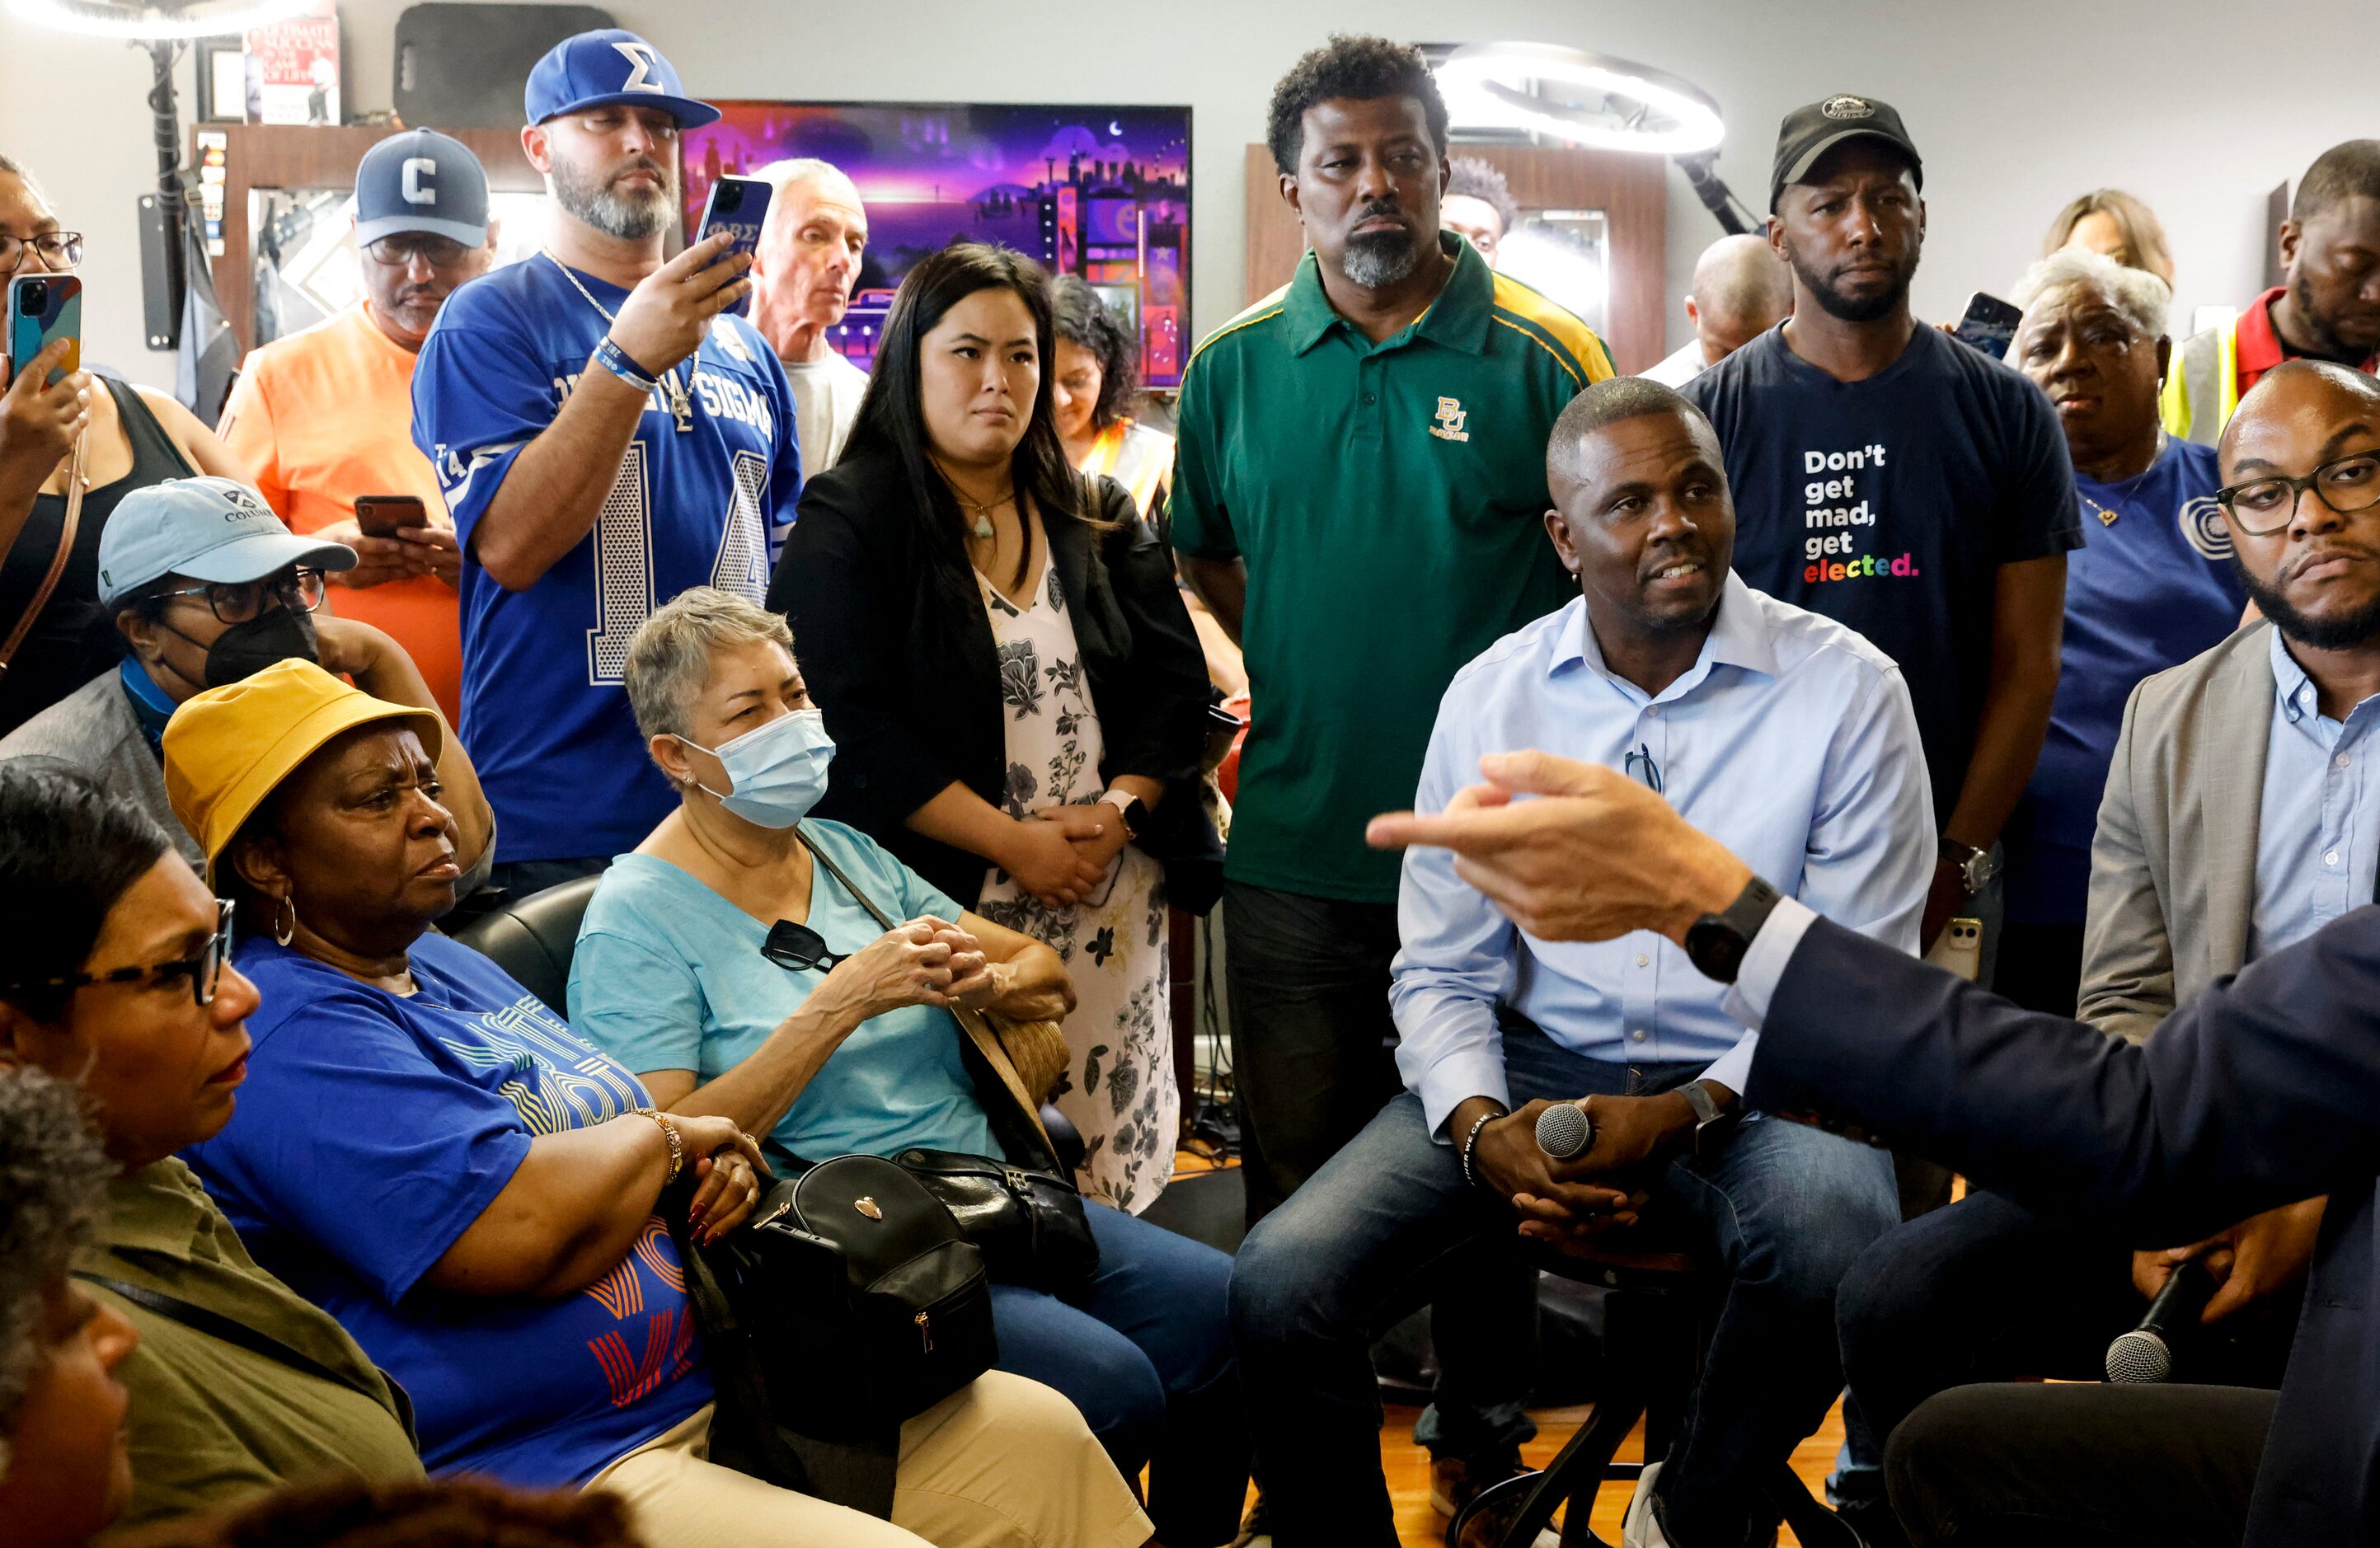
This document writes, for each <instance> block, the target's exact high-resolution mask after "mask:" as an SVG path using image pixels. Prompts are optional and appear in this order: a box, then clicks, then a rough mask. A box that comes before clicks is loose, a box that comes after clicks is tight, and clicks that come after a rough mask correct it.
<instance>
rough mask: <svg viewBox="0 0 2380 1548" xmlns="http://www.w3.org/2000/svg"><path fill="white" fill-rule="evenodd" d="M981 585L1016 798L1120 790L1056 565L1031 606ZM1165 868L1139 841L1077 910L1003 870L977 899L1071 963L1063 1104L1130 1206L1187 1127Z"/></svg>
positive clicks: (995, 918) (1108, 1187)
mask: <svg viewBox="0 0 2380 1548" xmlns="http://www.w3.org/2000/svg"><path fill="white" fill-rule="evenodd" d="M976 584H977V587H980V588H981V590H982V592H983V600H984V609H985V611H987V612H989V613H990V616H991V637H992V640H993V642H994V644H995V645H996V646H997V647H998V649H999V653H1000V696H1001V701H1002V708H1003V709H1004V710H1005V711H1006V716H1007V718H1006V721H1005V725H1006V729H1007V732H1008V788H1007V790H1006V792H1004V795H1003V800H1002V805H1003V807H1004V808H1005V810H1006V811H1007V813H1008V815H1009V816H1013V817H1023V816H1029V815H1030V814H1032V813H1034V812H1038V811H1042V810H1045V809H1047V808H1049V807H1051V806H1060V805H1067V804H1075V805H1087V804H1090V803H1092V802H1095V801H1097V800H1098V799H1099V792H1101V791H1103V790H1104V789H1106V786H1105V785H1104V784H1102V783H1101V782H1100V779H1099V763H1100V760H1101V759H1102V758H1103V757H1104V756H1106V751H1107V744H1106V742H1105V740H1104V739H1103V738H1102V737H1101V736H1100V734H1099V711H1098V709H1097V708H1096V707H1094V706H1093V705H1092V703H1091V690H1090V684H1089V683H1087V682H1086V681H1085V679H1084V676H1083V659H1082V652H1081V650H1080V648H1079V647H1077V646H1076V645H1075V625H1074V623H1073V621H1072V620H1071V619H1070V618H1068V617H1067V615H1066V603H1065V597H1064V594H1063V593H1062V591H1061V590H1060V589H1059V587H1058V573H1057V569H1056V567H1055V566H1053V565H1050V564H1049V563H1048V562H1044V563H1043V566H1042V575H1041V581H1040V584H1039V585H1038V587H1036V588H1035V590H1034V595H1033V599H1032V602H1031V605H1030V606H1028V607H1025V608H1019V607H1017V606H1016V604H1014V603H1013V602H1011V601H1010V600H1009V599H1007V598H1005V597H1002V595H1001V594H1000V593H999V592H998V591H996V590H994V589H993V588H992V587H991V584H990V582H989V581H987V580H985V579H984V577H983V576H982V574H980V573H978V574H977V575H976ZM1162 877H1163V873H1162V871H1161V870H1160V867H1159V865H1158V864H1157V862H1155V861H1154V860H1151V859H1150V858H1149V857H1148V856H1147V855H1146V854H1144V853H1141V852H1140V851H1139V850H1138V849H1136V848H1135V847H1133V846H1132V845H1129V844H1127V845H1125V846H1124V849H1123V853H1122V854H1120V855H1118V856H1117V857H1116V862H1115V865H1114V866H1113V867H1112V868H1111V870H1110V872H1109V875H1108V882H1107V885H1106V886H1104V887H1102V888H1101V889H1099V891H1097V892H1094V893H1093V894H1092V895H1091V896H1090V897H1089V898H1087V899H1085V900H1084V901H1081V902H1079V903H1076V904H1075V906H1074V907H1072V908H1059V909H1051V908H1045V907H1044V906H1042V905H1041V904H1040V903H1039V902H1037V901H1035V900H1034V899H1033V898H1032V896H1031V895H1030V894H1028V893H1026V891H1025V890H1024V889H1021V888H1019V887H1018V886H1017V885H1016V883H1015V882H1014V880H1012V879H1011V878H1010V877H1009V875H1008V873H1007V872H1006V871H1003V870H1002V869H1001V868H1000V867H999V866H997V865H995V866H993V867H991V869H990V872H989V873H987V875H986V877H985V879H984V887H983V894H982V897H981V899H980V900H979V901H977V904H976V912H977V913H980V914H981V915H983V917H985V918H986V919H989V920H990V921H991V922H992V923H994V924H996V925H1007V926H1008V927H1009V928H1010V929H1012V930H1015V931H1018V932H1020V933H1022V934H1025V935H1028V936H1031V937H1033V938H1034V939H1036V940H1038V941H1042V942H1044V943H1046V944H1047V945H1048V946H1050V949H1053V950H1055V951H1056V952H1057V953H1058V955H1059V957H1060V958H1062V960H1063V961H1065V964H1066V971H1067V973H1068V974H1071V975H1072V976H1073V978H1074V981H1075V1011H1074V1014H1073V1015H1071V1016H1068V1017H1067V1018H1066V1022H1065V1028H1066V1047H1067V1050H1068V1054H1069V1058H1068V1059H1067V1068H1066V1073H1065V1075H1064V1076H1063V1077H1062V1078H1061V1079H1060V1081H1059V1082H1058V1095H1057V1102H1058V1107H1059V1108H1060V1110H1062V1112H1064V1113H1065V1115H1066V1117H1067V1118H1069V1119H1072V1120H1073V1121H1074V1124H1075V1128H1077V1129H1079V1130H1081V1131H1082V1133H1083V1143H1084V1148H1085V1155H1084V1158H1083V1167H1082V1172H1081V1174H1080V1180H1081V1183H1082V1187H1083V1190H1084V1192H1085V1193H1086V1194H1087V1195H1088V1196H1089V1197H1092V1198H1096V1199H1100V1200H1103V1201H1105V1202H1106V1203H1111V1204H1113V1205H1115V1206H1116V1207H1117V1208H1119V1209H1123V1210H1130V1211H1138V1210H1142V1209H1145V1208H1147V1206H1148V1205H1149V1204H1150V1203H1153V1202H1154V1201H1155V1200H1156V1198H1157V1196H1158V1194H1159V1193H1160V1192H1162V1191H1164V1188H1165V1184H1166V1182H1167V1180H1168V1179H1170V1178H1171V1177H1172V1171H1173V1140H1174V1133H1175V1131H1176V1129H1177V1128H1178V1127H1179V1125H1180V1122H1181V1112H1182V1094H1181V1092H1180V1091H1179V1090H1178V1089H1176V1087H1175V1084H1174V1080H1173V1046H1172V1006H1171V1002H1170V998H1169V989H1168V984H1167V968H1168V962H1167V956H1166V938H1165V919H1166V915H1165V891H1164V887H1163V882H1162Z"/></svg>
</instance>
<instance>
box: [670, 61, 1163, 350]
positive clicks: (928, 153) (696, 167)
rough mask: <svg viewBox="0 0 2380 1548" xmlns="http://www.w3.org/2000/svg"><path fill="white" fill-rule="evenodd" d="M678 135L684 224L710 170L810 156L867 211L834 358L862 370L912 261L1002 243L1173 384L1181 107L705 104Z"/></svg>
mask: <svg viewBox="0 0 2380 1548" xmlns="http://www.w3.org/2000/svg"><path fill="white" fill-rule="evenodd" d="M716 105H717V106H718V107H719V108H720V110H721V112H722V114H723V115H724V116H722V118H721V119H720V120H719V122H718V123H716V124H712V125H710V126H708V127H704V128H699V129H689V130H687V131H686V134H685V135H684V136H682V137H681V139H680V145H681V153H682V154H683V155H684V157H685V159H686V165H685V175H684V177H683V178H682V179H681V180H680V187H683V188H684V190H685V193H686V228H687V229H688V230H689V231H691V230H692V229H693V228H694V225H695V224H696V222H697V221H698V220H699V219H700V217H701V213H702V201H703V199H704V197H705V196H706V195H708V194H709V193H710V185H711V183H712V181H713V180H714V179H716V178H717V177H719V176H720V175H721V174H722V173H724V174H728V175H736V176H744V175H750V174H752V173H755V172H758V171H759V169H760V168H762V167H764V166H767V165H768V164H769V163H771V162H776V161H784V160H787V159H790V158H793V157H798V156H815V157H817V158H818V159H819V160H820V161H824V162H832V163H834V164H835V165H836V166H839V167H841V168H842V169H843V170H844V173H845V174H847V175H849V176H850V178H851V180H852V181H853V182H854V183H855V184H856V185H858V187H859V196H860V199H861V200H862V201H863V202H865V203H866V204H867V206H868V253H867V257H866V259H865V260H864V261H863V262H862V264H861V266H860V273H859V281H858V284H857V285H856V288H855V289H854V291H853V294H852V299H851V310H850V311H849V312H848V313H847V314H846V315H845V316H844V320H843V323H842V325H841V326H840V327H839V328H837V329H836V330H835V331H834V333H833V335H832V342H833V345H834V347H835V348H836V349H838V350H840V351H841V352H842V353H843V354H844V356H845V357H847V358H849V359H850V360H851V361H852V362H853V363H854V364H856V365H857V366H859V367H861V368H862V369H865V368H866V367H867V366H868V364H869V363H870V362H871V361H872V360H873V359H874V358H875V356H876V338H877V334H878V333H879V331H880V329H881V328H882V326H883V322H884V317H885V314H886V313H887V312H888V311H890V310H891V308H892V293H893V292H894V291H895V290H896V289H898V288H899V286H900V284H901V277H902V276H903V275H904V274H906V273H907V272H909V268H910V266H911V265H912V264H914V263H916V262H917V260H919V259H921V258H923V257H925V256H926V255H927V254H928V253H930V252H933V251H935V250H936V249H938V248H942V247H944V246H947V245H948V244H950V243H951V242H953V241H959V240H971V241H978V242H1001V243H1004V244H1006V245H1007V246H1009V247H1012V248H1016V249H1018V250H1019V251H1021V252H1025V253H1028V254H1030V255H1031V256H1033V257H1034V258H1036V259H1038V260H1040V261H1041V263H1042V265H1043V266H1044V267H1046V268H1048V269H1049V270H1050V271H1051V272H1053V273H1063V274H1079V275H1081V276H1082V277H1083V278H1084V279H1086V280H1087V281H1089V282H1090V284H1092V285H1093V286H1095V287H1097V289H1098V290H1099V294H1100V296H1101V297H1102V298H1103V299H1105V300H1106V302H1107V304H1108V307H1109V308H1110V309H1111V311H1113V312H1114V313H1116V314H1117V317H1118V319H1119V320H1121V321H1122V322H1123V324H1124V325H1125V326H1126V327H1127V328H1131V329H1134V330H1135V331H1136V332H1137V333H1139V335H1140V367H1141V379H1142V381H1143V382H1144V383H1145V384H1146V385H1147V386H1149V387H1154V388H1159V389H1166V388H1173V387H1179V386H1180V385H1181V384H1182V367H1183V364H1184V360H1185V359H1186V358H1187V357H1188V355H1189V353H1190V339H1189V328H1190V110H1189V109H1188V108H1186V107H1083V106H1072V107H1012V106H996V105H988V104H982V103H975V104H960V103H756V102H730V103H717V104H716Z"/></svg>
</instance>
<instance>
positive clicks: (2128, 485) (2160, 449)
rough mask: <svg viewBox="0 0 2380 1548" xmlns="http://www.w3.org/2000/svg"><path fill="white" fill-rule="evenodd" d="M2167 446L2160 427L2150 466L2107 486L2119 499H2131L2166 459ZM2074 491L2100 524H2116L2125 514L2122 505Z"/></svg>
mask: <svg viewBox="0 0 2380 1548" xmlns="http://www.w3.org/2000/svg"><path fill="white" fill-rule="evenodd" d="M2165 448H2166V432H2165V430H2164V429H2162V428H2159V429H2158V430H2157V441H2156V451H2155V453H2154V454H2151V455H2150V457H2149V465H2148V466H2146V467H2143V468H2142V469H2141V470H2140V471H2139V472H2138V473H2135V474H2133V475H2132V476H2131V478H2125V479H2122V480H2120V481H2119V482H2117V483H2113V484H2109V485H2108V486H2107V488H2109V489H2111V490H2115V491H2116V498H2117V499H2118V500H2119V501H2124V500H2129V499H2131V497H2132V495H2133V493H2134V492H2135V491H2137V490H2139V489H2140V487H2141V485H2142V484H2143V483H2145V482H2146V481H2147V479H2148V476H2149V475H2150V474H2152V473H2154V472H2155V471H2156V466H2157V464H2158V463H2160V462H2163V461H2164V460H2165ZM2074 492H2075V493H2076V494H2078V495H2082V498H2083V504H2085V505H2088V506H2089V507H2091V514H2093V515H2095V516H2096V517H2098V518H2099V525H2100V526H2115V525H2116V518H2117V517H2118V516H2120V515H2122V514H2124V513H2123V511H2122V509H2121V508H2120V507H2119V506H2107V505H2102V504H2100V503H2099V502H2097V501H2095V500H2094V499H2092V498H2091V497H2090V496H2089V495H2087V494H2083V491H2082V490H2079V489H2078V490H2075V491H2074Z"/></svg>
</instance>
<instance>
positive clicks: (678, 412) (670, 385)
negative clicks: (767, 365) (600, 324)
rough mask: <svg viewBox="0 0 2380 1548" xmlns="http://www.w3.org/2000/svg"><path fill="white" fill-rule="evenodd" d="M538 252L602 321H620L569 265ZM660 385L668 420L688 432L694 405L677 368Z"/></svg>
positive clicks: (696, 346) (540, 250)
mask: <svg viewBox="0 0 2380 1548" xmlns="http://www.w3.org/2000/svg"><path fill="white" fill-rule="evenodd" d="M538 250H539V252H540V253H541V254H543V256H544V258H545V260H546V261H547V262H549V263H552V264H553V266H554V267H555V268H556V269H559V270H561V271H562V277H563V278H564V279H565V280H568V281H569V282H570V288H571V289H573V290H575V291H577V292H578V294H579V295H580V296H585V297H586V300H587V304H588V305H589V306H590V307H592V308H595V309H596V310H597V311H599V312H601V313H602V314H603V320H604V321H606V322H617V321H619V319H618V318H616V317H614V316H613V315H612V308H609V307H607V306H605V305H604V304H603V303H602V302H601V301H598V300H597V299H595V296H594V293H593V292H591V291H589V289H588V288H587V287H586V286H585V285H583V284H579V283H578V276H577V275H576V274H574V273H572V272H570V265H568V264H567V263H565V262H563V261H562V260H560V259H558V258H556V257H554V256H553V254H552V253H550V252H546V251H545V249H544V248H539V249H538ZM701 347H702V346H701V345H699V344H698V345H695V348H696V350H697V352H699V351H700V349H701ZM692 374H693V372H692V371H690V370H689V371H688V372H687V375H689V376H691V375H692ZM662 386H663V387H665V388H667V389H668V391H669V412H670V418H671V419H673V420H674V421H675V422H676V424H677V429H678V433H679V434H680V435H684V434H686V432H687V431H688V430H691V429H694V403H693V400H692V398H691V397H690V396H689V395H688V394H687V393H686V384H685V383H684V382H682V381H679V380H678V379H677V368H676V367H675V366H672V367H671V368H670V369H668V370H666V371H664V372H662Z"/></svg>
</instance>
